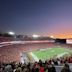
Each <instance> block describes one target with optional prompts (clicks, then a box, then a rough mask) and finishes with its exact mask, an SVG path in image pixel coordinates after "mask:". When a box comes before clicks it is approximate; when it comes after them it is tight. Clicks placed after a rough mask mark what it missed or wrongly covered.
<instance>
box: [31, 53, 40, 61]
mask: <svg viewBox="0 0 72 72" xmlns="http://www.w3.org/2000/svg"><path fill="white" fill-rule="evenodd" d="M30 54H31V56H32V57H33V58H34V60H35V61H37V62H38V61H39V59H38V57H37V56H36V55H35V54H33V53H32V52H30Z"/></svg>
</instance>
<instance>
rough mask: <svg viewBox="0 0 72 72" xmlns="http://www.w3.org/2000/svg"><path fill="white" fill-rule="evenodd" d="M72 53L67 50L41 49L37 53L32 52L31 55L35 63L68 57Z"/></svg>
mask: <svg viewBox="0 0 72 72" xmlns="http://www.w3.org/2000/svg"><path fill="white" fill-rule="evenodd" d="M71 53H72V50H70V49H67V48H47V49H40V50H37V51H33V52H30V53H29V54H30V55H31V56H32V58H33V59H34V60H35V61H38V60H39V59H41V60H46V59H50V58H56V57H62V56H67V55H70V54H71Z"/></svg>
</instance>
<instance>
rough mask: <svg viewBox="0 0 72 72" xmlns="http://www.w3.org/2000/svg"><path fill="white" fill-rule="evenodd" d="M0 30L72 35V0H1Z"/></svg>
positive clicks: (29, 33) (58, 35) (47, 34)
mask: <svg viewBox="0 0 72 72" xmlns="http://www.w3.org/2000/svg"><path fill="white" fill-rule="evenodd" d="M0 31H2V32H8V31H13V32H15V33H16V34H23V35H26V34H27V35H32V34H39V35H44V36H45V35H46V36H50V35H53V36H54V37H72V36H71V34H72V0H0Z"/></svg>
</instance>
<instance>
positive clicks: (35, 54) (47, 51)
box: [0, 37, 72, 72]
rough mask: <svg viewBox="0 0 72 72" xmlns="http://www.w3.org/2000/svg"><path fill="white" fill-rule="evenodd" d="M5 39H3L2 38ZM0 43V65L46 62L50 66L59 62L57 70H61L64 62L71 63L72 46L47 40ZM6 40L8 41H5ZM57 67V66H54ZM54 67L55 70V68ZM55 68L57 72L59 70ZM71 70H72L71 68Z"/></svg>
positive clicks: (10, 40) (9, 40)
mask: <svg viewBox="0 0 72 72" xmlns="http://www.w3.org/2000/svg"><path fill="white" fill-rule="evenodd" d="M4 38H5V37H4ZM4 40H5V39H4ZM4 40H3V41H2V38H1V42H0V63H12V62H16V63H19V62H20V63H22V64H24V63H26V64H27V63H29V62H30V63H35V62H39V61H40V60H41V61H42V62H45V61H48V64H49V65H50V64H51V63H52V64H54V63H53V61H55V60H56V61H59V62H60V63H59V66H60V67H59V66H57V67H59V69H62V67H61V66H62V65H63V64H64V62H67V63H69V64H70V67H71V63H72V45H71V42H70V41H71V40H67V41H68V42H70V44H63V43H59V42H57V43H56V42H55V40H53V39H49V40H31V41H28V40H27V41H24V40H23V41H16V40H15V41H14V39H13V40H12V39H10V38H7V39H6V40H5V41H4ZM7 40H8V41H7ZM55 65H58V64H55ZM57 67H56V68H57ZM59 69H58V68H57V72H59V71H58V70H59ZM71 69H72V68H71Z"/></svg>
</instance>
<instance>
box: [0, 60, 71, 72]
mask: <svg viewBox="0 0 72 72" xmlns="http://www.w3.org/2000/svg"><path fill="white" fill-rule="evenodd" d="M55 65H56V63H54V64H49V63H48V62H47V61H45V62H43V61H41V60H39V62H34V63H24V64H22V63H16V62H11V63H0V72H57V71H56V68H55ZM62 65H63V68H62V69H61V72H71V70H70V68H69V65H68V63H67V62H65V63H63V64H62ZM57 66H58V65H57Z"/></svg>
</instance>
